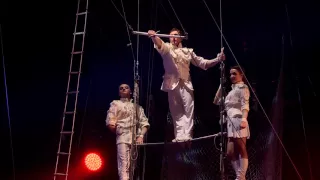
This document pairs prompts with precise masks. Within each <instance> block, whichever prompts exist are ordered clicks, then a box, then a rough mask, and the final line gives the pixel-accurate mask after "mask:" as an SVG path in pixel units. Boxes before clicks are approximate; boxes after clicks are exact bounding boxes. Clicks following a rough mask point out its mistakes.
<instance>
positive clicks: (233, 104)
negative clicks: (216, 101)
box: [225, 82, 250, 139]
mask: <svg viewBox="0 0 320 180" xmlns="http://www.w3.org/2000/svg"><path fill="white" fill-rule="evenodd" d="M231 87H232V90H231V91H230V92H229V93H228V95H227V96H226V98H225V107H226V111H227V129H228V137H233V138H243V137H247V139H249V138H250V130H249V124H248V125H247V127H246V128H243V129H241V128H240V123H241V121H242V110H244V109H245V110H247V111H248V112H249V97H250V92H249V89H248V86H247V85H245V84H244V83H243V82H241V83H238V84H232V86H231Z"/></svg>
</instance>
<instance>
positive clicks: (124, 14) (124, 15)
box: [111, 0, 136, 62]
mask: <svg viewBox="0 0 320 180" xmlns="http://www.w3.org/2000/svg"><path fill="white" fill-rule="evenodd" d="M120 1H121V6H122V12H123V16H122V15H121V13H120V12H119V11H118V12H119V13H120V15H121V16H122V17H123V19H124V21H125V22H126V28H127V33H128V39H129V45H130V49H131V53H132V58H133V61H134V62H135V61H136V59H135V56H134V52H133V47H132V41H131V38H130V32H129V29H132V28H131V26H130V25H129V23H128V21H127V18H126V12H125V10H124V6H123V2H122V0H120ZM111 2H112V4H114V3H113V1H112V0H111ZM114 7H115V8H116V9H118V8H117V7H116V6H115V5H114Z"/></svg>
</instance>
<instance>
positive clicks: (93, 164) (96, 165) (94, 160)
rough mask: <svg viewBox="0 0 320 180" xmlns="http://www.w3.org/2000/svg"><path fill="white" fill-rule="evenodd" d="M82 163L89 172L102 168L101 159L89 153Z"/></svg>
mask: <svg viewBox="0 0 320 180" xmlns="http://www.w3.org/2000/svg"><path fill="white" fill-rule="evenodd" d="M84 163H85V165H86V167H87V168H88V169H89V170H90V171H97V170H99V169H100V168H101V166H102V159H101V157H100V156H99V155H98V154H96V153H89V154H87V155H86V157H85V159H84Z"/></svg>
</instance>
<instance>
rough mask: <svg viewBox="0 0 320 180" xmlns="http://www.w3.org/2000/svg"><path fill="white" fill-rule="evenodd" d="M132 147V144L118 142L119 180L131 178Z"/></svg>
mask: <svg viewBox="0 0 320 180" xmlns="http://www.w3.org/2000/svg"><path fill="white" fill-rule="evenodd" d="M130 148H131V145H130V144H125V143H120V144H117V159H118V174H119V180H129V168H130Z"/></svg>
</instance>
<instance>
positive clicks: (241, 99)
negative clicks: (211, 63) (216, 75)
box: [213, 66, 250, 180]
mask: <svg viewBox="0 0 320 180" xmlns="http://www.w3.org/2000/svg"><path fill="white" fill-rule="evenodd" d="M230 80H231V82H232V86H231V87H232V90H231V91H230V92H229V93H228V95H227V96H226V98H225V110H226V112H227V118H226V119H227V129H228V145H227V156H228V157H229V158H230V160H231V164H232V167H233V169H234V170H235V172H236V175H237V178H236V180H245V175H246V171H247V168H248V154H247V149H246V140H247V139H249V137H250V130H249V124H248V121H247V117H248V112H249V97H250V92H249V89H248V86H247V85H246V84H245V83H244V82H243V72H242V71H241V68H240V67H239V66H234V67H232V68H231V69H230ZM220 98H221V86H220V87H219V89H218V92H217V93H216V96H215V98H214V101H213V103H214V104H217V105H219V101H220Z"/></svg>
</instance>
